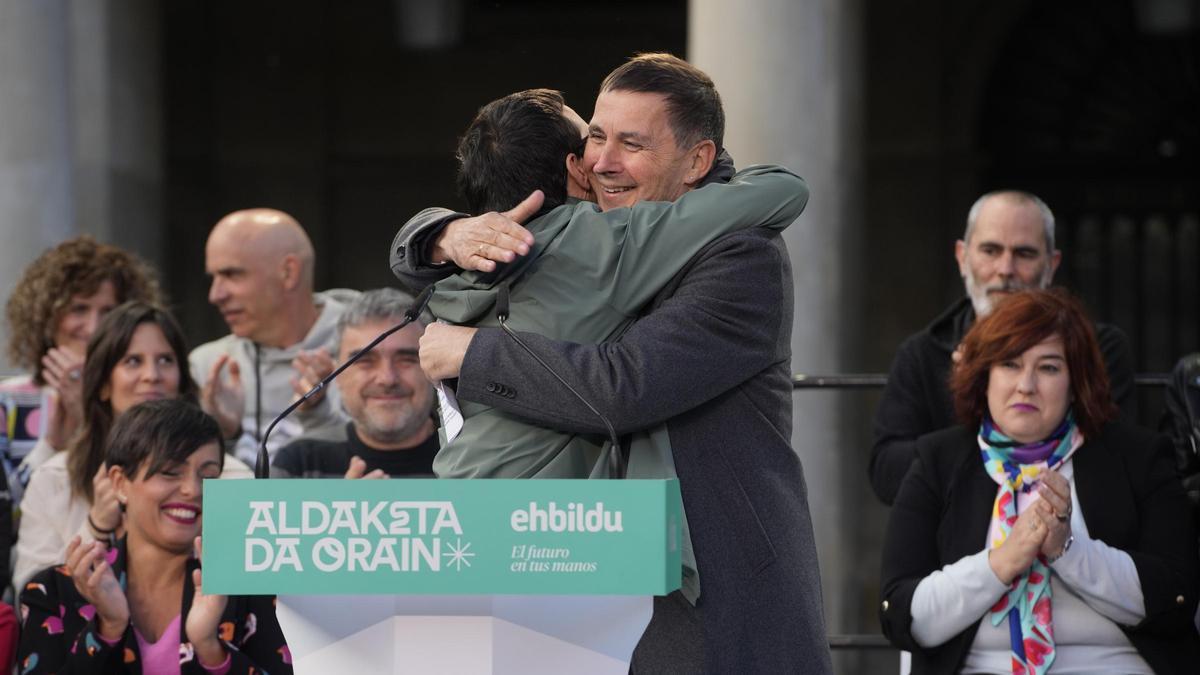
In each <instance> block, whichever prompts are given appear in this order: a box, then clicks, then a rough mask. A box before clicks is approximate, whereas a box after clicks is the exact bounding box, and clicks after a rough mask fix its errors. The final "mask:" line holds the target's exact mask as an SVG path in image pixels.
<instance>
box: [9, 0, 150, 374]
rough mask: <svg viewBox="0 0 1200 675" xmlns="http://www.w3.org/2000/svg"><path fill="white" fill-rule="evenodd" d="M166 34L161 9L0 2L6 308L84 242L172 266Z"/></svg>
mask: <svg viewBox="0 0 1200 675" xmlns="http://www.w3.org/2000/svg"><path fill="white" fill-rule="evenodd" d="M159 23H160V22H159V20H158V5H157V3H155V2H154V1H153V0H122V1H120V2H117V1H102V0H88V1H84V0H77V1H75V2H72V1H70V0H0V297H2V298H3V300H4V301H7V299H8V294H9V292H10V291H11V290H12V286H13V284H14V283H15V281H16V279H17V277H19V276H20V274H21V271H22V270H23V269H24V268H25V266H26V265H28V264H29V262H30V261H31V260H33V258H34V257H35V256H37V255H38V254H39V253H40V252H41V251H43V250H45V249H46V248H49V247H51V246H54V245H55V244H57V243H59V242H60V241H62V240H63V239H66V238H68V237H71V236H74V235H77V234H83V233H87V234H91V235H93V236H95V237H96V238H97V239H100V240H101V241H108V242H112V243H115V244H117V245H120V246H123V247H125V248H128V249H129V250H132V251H135V252H137V253H138V254H140V255H142V256H144V257H145V258H147V259H148V260H149V261H150V262H151V263H157V262H159V260H160V259H161V236H162V235H161V231H162V223H161V202H162V174H163V172H162V159H161V158H162V155H163V148H162V141H161V128H162V121H161V118H162V113H161V111H162V105H161V98H162V93H161V90H162V85H161V81H160V80H161V78H160V75H159V59H158V55H159V47H158V42H159V28H158V27H159ZM0 341H3V342H6V341H7V338H6V337H5V336H4V335H0ZM0 351H2V350H0ZM11 370H12V369H11V366H10V364H8V363H7V358H6V355H3V354H0V374H5V373H9V372H11Z"/></svg>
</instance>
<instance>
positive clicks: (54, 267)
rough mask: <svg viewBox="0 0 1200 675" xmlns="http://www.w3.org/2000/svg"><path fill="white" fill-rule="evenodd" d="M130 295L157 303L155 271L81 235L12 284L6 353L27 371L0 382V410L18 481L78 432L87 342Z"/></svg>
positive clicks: (35, 263) (7, 310)
mask: <svg viewBox="0 0 1200 675" xmlns="http://www.w3.org/2000/svg"><path fill="white" fill-rule="evenodd" d="M128 300H140V301H142V302H150V303H158V302H160V300H161V297H160V293H159V287H158V281H157V280H156V278H155V274H154V272H153V271H152V270H151V269H150V267H149V266H148V265H146V263H145V262H143V261H142V260H141V259H139V258H138V257H137V256H135V255H133V254H131V253H128V252H126V251H123V250H121V249H119V248H117V247H115V246H110V245H108V244H101V243H99V242H97V241H95V240H94V239H92V238H91V237H87V236H82V237H75V238H73V239H68V240H67V241H64V242H62V243H61V244H59V245H58V246H55V247H54V248H52V249H50V250H48V251H46V252H45V253H43V254H42V255H41V256H39V257H38V258H37V259H36V260H34V261H33V263H31V264H30V265H29V267H27V268H25V273H24V274H23V275H22V276H21V278H20V279H19V280H18V281H17V284H16V286H14V287H13V290H12V294H11V295H9V297H8V304H7V305H6V307H5V319H6V320H7V322H8V334H9V338H8V358H9V360H10V361H12V363H13V364H14V365H16V366H18V367H20V368H23V369H24V370H25V371H26V372H28V373H30V375H29V376H26V377H19V378H10V379H8V380H5V381H4V382H3V383H0V409H2V410H0V412H4V413H7V415H5V417H6V419H8V420H10V426H11V427H12V428H10V429H9V430H8V431H9V434H8V437H9V441H10V448H9V452H8V455H9V457H10V458H14V459H21V458H25V461H24V462H23V466H22V468H21V470H20V472H19V474H20V476H21V479H22V480H21V481H20V484H23V483H24V482H25V481H27V480H28V475H29V472H30V471H32V470H33V468H34V467H36V466H37V465H38V464H40V463H41V462H43V461H45V460H46V459H48V458H49V457H50V456H52V455H53V454H54V452H55V451H56V450H61V449H63V448H65V447H66V445H67V443H68V442H69V441H70V439H71V436H72V435H73V434H74V433H75V431H76V430H77V429H78V427H79V424H80V423H81V421H82V417H83V407H82V402H81V398H80V386H81V384H82V376H83V359H84V355H85V352H86V350H87V343H88V340H90V339H91V337H92V334H93V333H94V332H95V330H96V325H97V324H98V323H99V321H100V318H101V317H102V316H103V315H104V314H105V313H106V312H108V311H109V310H111V309H112V308H113V307H116V306H117V305H119V304H121V303H123V302H126V301H128ZM14 482H17V481H14ZM20 484H18V485H16V486H14V487H20Z"/></svg>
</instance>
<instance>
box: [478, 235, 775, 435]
mask: <svg viewBox="0 0 1200 675" xmlns="http://www.w3.org/2000/svg"><path fill="white" fill-rule="evenodd" d="M777 239H778V235H777V234H775V233H773V232H770V231H766V230H763V229H761V228H754V229H751V230H746V231H743V232H737V233H735V234H732V235H729V236H726V237H724V238H723V239H720V240H718V241H717V242H714V243H713V244H712V245H711V246H709V247H708V248H707V249H705V250H704V251H703V252H701V253H700V254H699V255H698V256H697V257H696V258H694V259H693V263H691V264H690V265H691V266H690V267H689V268H688V269H687V270H686V271H685V272H684V273H683V276H682V277H681V281H680V283H679V285H678V286H677V287H676V288H675V290H674V292H673V294H672V295H671V297H670V298H668V299H667V300H666V301H664V302H663V303H662V304H661V305H660V306H658V307H657V308H655V309H654V310H653V311H652V312H651V313H650V314H648V315H647V316H645V317H643V318H642V319H640V320H638V321H637V322H635V323H634V324H633V326H632V327H631V328H630V329H629V330H628V331H627V332H626V333H625V334H623V335H622V336H621V337H620V338H619V339H618V340H616V341H614V342H609V343H603V344H599V345H583V344H575V343H570V342H563V341H558V340H551V339H548V338H545V337H542V336H540V335H536V334H532V333H524V334H522V336H521V338H522V340H523V341H524V342H525V343H526V344H527V345H528V346H529V347H530V349H532V350H533V351H534V352H535V353H536V354H538V356H539V357H541V359H543V360H544V361H545V362H546V363H548V364H549V365H550V366H551V367H552V368H553V369H554V370H555V371H556V372H557V373H559V374H560V375H561V376H562V377H563V378H564V379H566V380H567V381H568V382H570V383H571V386H572V387H574V388H575V389H576V390H577V391H579V392H580V393H581V394H583V396H584V397H586V398H587V399H588V400H589V401H590V402H592V403H593V404H594V405H596V407H597V408H599V409H600V410H601V411H602V412H604V413H605V414H606V415H607V416H608V417H609V419H610V420H611V421H612V423H613V426H614V427H615V429H616V430H617V432H618V433H628V432H630V431H634V430H638V429H645V428H648V427H651V426H654V425H656V424H659V423H662V422H664V421H665V420H667V419H669V418H671V417H674V416H675V415H678V414H680V413H682V412H685V411H687V410H691V409H692V408H695V407H696V406H698V405H700V404H702V403H705V402H706V401H709V400H711V399H712V398H714V397H716V396H718V395H720V394H722V393H724V392H726V391H729V390H730V389H732V388H734V387H736V386H737V385H739V384H741V383H742V382H745V381H746V380H748V379H750V378H751V377H753V376H754V375H756V374H757V373H759V372H761V371H763V370H764V369H766V368H767V367H768V366H771V365H772V364H775V363H778V362H780V361H785V362H786V359H788V358H790V353H789V349H790V345H788V344H780V342H781V338H780V336H781V335H784V336H786V335H787V331H782V332H781V330H780V324H781V322H782V321H785V320H786V321H788V322H789V324H790V317H791V305H790V303H791V278H790V274H788V271H787V270H788V268H787V265H788V262H787V258H786V256H787V252H786V250H785V249H784V248H783V246H782V244H781V242H777ZM785 304H786V306H785ZM783 341H784V342H786V337H785V338H783ZM497 382H501V383H505V384H506V385H509V386H508V387H507V388H506V389H501V388H500V387H497V386H494V384H495V383H497ZM489 384H493V386H492V387H490V389H492V391H488V389H489V387H488V385H489ZM504 391H510V392H511V391H515V394H514V395H512V396H505V395H504V393H503V392H504ZM522 392H524V393H522ZM530 392H534V393H533V394H532V395H531V394H530ZM457 394H458V396H459V397H460V398H463V399H466V400H471V401H475V402H477V403H482V404H485V405H491V406H495V407H497V408H500V409H502V410H505V411H507V412H510V413H513V414H516V415H519V416H521V417H523V418H526V419H529V420H532V421H534V422H536V423H538V424H542V425H544V426H548V427H550V428H553V429H558V430H561V431H571V432H576V433H596V434H603V433H606V432H605V428H604V425H603V424H602V423H601V422H600V421H599V419H598V418H597V417H596V416H595V414H593V413H592V412H591V411H590V410H589V409H588V408H587V407H586V406H585V405H584V404H583V403H581V402H580V401H579V400H578V399H577V398H575V397H574V396H573V395H572V394H570V393H569V392H568V391H567V390H566V389H565V388H564V387H563V386H562V385H561V384H560V383H559V382H558V380H557V379H556V378H555V377H554V376H553V375H551V374H549V373H547V372H546V371H545V369H543V368H542V367H541V366H540V365H538V363H537V362H536V361H535V360H534V359H533V358H531V357H530V356H529V355H528V354H527V353H526V352H525V351H524V350H523V349H522V348H521V347H520V346H519V345H517V344H516V343H515V341H513V340H512V339H511V338H509V337H508V336H507V335H505V334H504V333H503V332H501V331H500V329H497V328H481V329H479V331H478V332H477V333H476V334H475V338H474V339H473V340H472V341H471V345H470V347H469V348H468V350H467V353H466V357H465V359H464V361H463V366H462V372H461V374H460V378H459V381H458V391H457Z"/></svg>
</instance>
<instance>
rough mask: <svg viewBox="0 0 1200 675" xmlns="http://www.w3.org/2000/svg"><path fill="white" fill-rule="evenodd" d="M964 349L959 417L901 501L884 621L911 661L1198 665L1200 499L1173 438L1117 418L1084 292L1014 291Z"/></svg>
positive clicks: (951, 666) (934, 667) (997, 668)
mask: <svg viewBox="0 0 1200 675" xmlns="http://www.w3.org/2000/svg"><path fill="white" fill-rule="evenodd" d="M961 350H962V360H961V361H960V362H959V363H958V364H957V365H956V367H955V370H954V372H953V374H952V377H951V384H950V389H951V393H952V395H953V397H954V402H955V407H956V410H957V411H958V415H959V418H960V419H961V420H962V422H963V423H964V426H961V427H956V428H952V429H947V430H944V431H939V432H935V433H932V434H929V435H927V436H924V437H922V438H921V439H919V441H918V443H917V457H916V460H915V462H914V464H913V467H912V469H911V470H910V471H909V473H908V475H907V476H906V477H905V479H904V483H903V484H902V486H901V488H900V492H899V494H898V495H897V498H896V502H895V504H894V505H893V506H892V513H891V520H890V521H889V523H888V529H887V535H886V539H885V542H884V550H883V584H882V589H883V603H882V611H881V613H880V618H881V623H882V626H883V631H884V634H885V635H887V636H888V638H889V639H890V640H891V641H892V643H893V644H895V645H896V646H898V647H900V648H902V649H906V650H909V651H911V652H912V658H913V667H912V672H913V673H914V674H919V673H956V672H967V673H1022V674H1024V673H1029V674H1030V675H1041V674H1042V673H1045V672H1047V671H1048V670H1050V669H1051V667H1053V670H1052V671H1051V672H1054V673H1113V674H1115V673H1121V674H1122V675H1129V674H1134V673H1139V674H1147V675H1149V674H1151V673H1160V674H1170V673H1192V672H1195V668H1196V664H1197V663H1200V637H1198V636H1197V634H1196V629H1195V627H1194V626H1193V625H1192V617H1193V615H1194V614H1195V611H1196V606H1197V590H1198V585H1200V562H1198V560H1197V551H1196V523H1195V518H1194V513H1193V511H1192V509H1191V507H1190V505H1189V503H1188V501H1187V498H1186V497H1185V496H1184V493H1183V488H1182V485H1181V483H1180V481H1179V478H1178V476H1177V475H1176V473H1175V468H1174V464H1173V459H1172V454H1171V448H1170V444H1169V443H1168V442H1167V441H1166V439H1165V438H1162V437H1155V436H1154V435H1152V434H1150V433H1149V432H1147V431H1143V430H1141V429H1138V428H1135V427H1132V426H1128V425H1125V424H1122V423H1120V422H1117V421H1115V412H1116V411H1115V406H1114V405H1113V404H1112V401H1111V396H1110V394H1109V389H1108V380H1107V377H1106V374H1105V370H1104V362H1103V360H1102V359H1101V357H1100V350H1099V347H1098V346H1097V344H1096V338H1095V335H1094V333H1093V329H1092V326H1091V322H1090V321H1088V319H1087V318H1086V317H1085V315H1084V312H1083V309H1082V307H1081V306H1080V304H1079V302H1078V301H1076V300H1074V299H1073V298H1071V297H1070V296H1069V295H1067V294H1066V293H1065V292H1061V291H1057V290H1054V291H1040V290H1039V291H1022V292H1020V293H1017V294H1014V295H1013V296H1011V297H1009V298H1008V299H1006V300H1004V301H1002V302H1001V303H1000V305H999V306H998V307H997V308H996V309H995V311H993V312H992V314H990V315H989V316H987V317H986V318H984V319H982V320H980V321H977V322H976V323H975V325H974V326H973V327H972V328H971V331H970V332H969V333H968V334H967V336H966V337H965V338H964V339H963V343H962V346H961Z"/></svg>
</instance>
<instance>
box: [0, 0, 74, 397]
mask: <svg viewBox="0 0 1200 675" xmlns="http://www.w3.org/2000/svg"><path fill="white" fill-rule="evenodd" d="M67 16H68V3H67V2H65V1H64V0H57V1H56V0H44V1H38V0H0V289H2V291H0V294H2V297H3V299H4V301H5V302H7V300H8V294H9V292H10V291H11V290H12V286H13V284H14V283H15V282H16V280H17V277H19V276H20V274H21V270H22V269H24V267H25V265H26V264H28V262H29V260H31V259H32V257H33V256H35V255H37V253H38V252H39V251H41V250H42V249H44V248H46V247H48V246H52V245H53V244H55V243H57V242H58V241H60V240H62V239H63V238H65V237H68V236H70V235H71V234H72V233H73V231H74V222H75V212H74V202H73V200H72V198H71V194H72V175H71V145H70V125H71V121H70V115H69V105H68V101H69V98H70V91H69V86H68V79H67V72H68V69H69V66H68V62H69V57H68V50H67V42H68V28H67ZM5 331H6V329H4V328H0V344H5V345H6V344H7V341H8V337H7V333H6V332H5ZM3 351H4V350H0V374H4V373H8V372H11V370H10V368H9V367H8V360H7V354H4V353H3Z"/></svg>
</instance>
